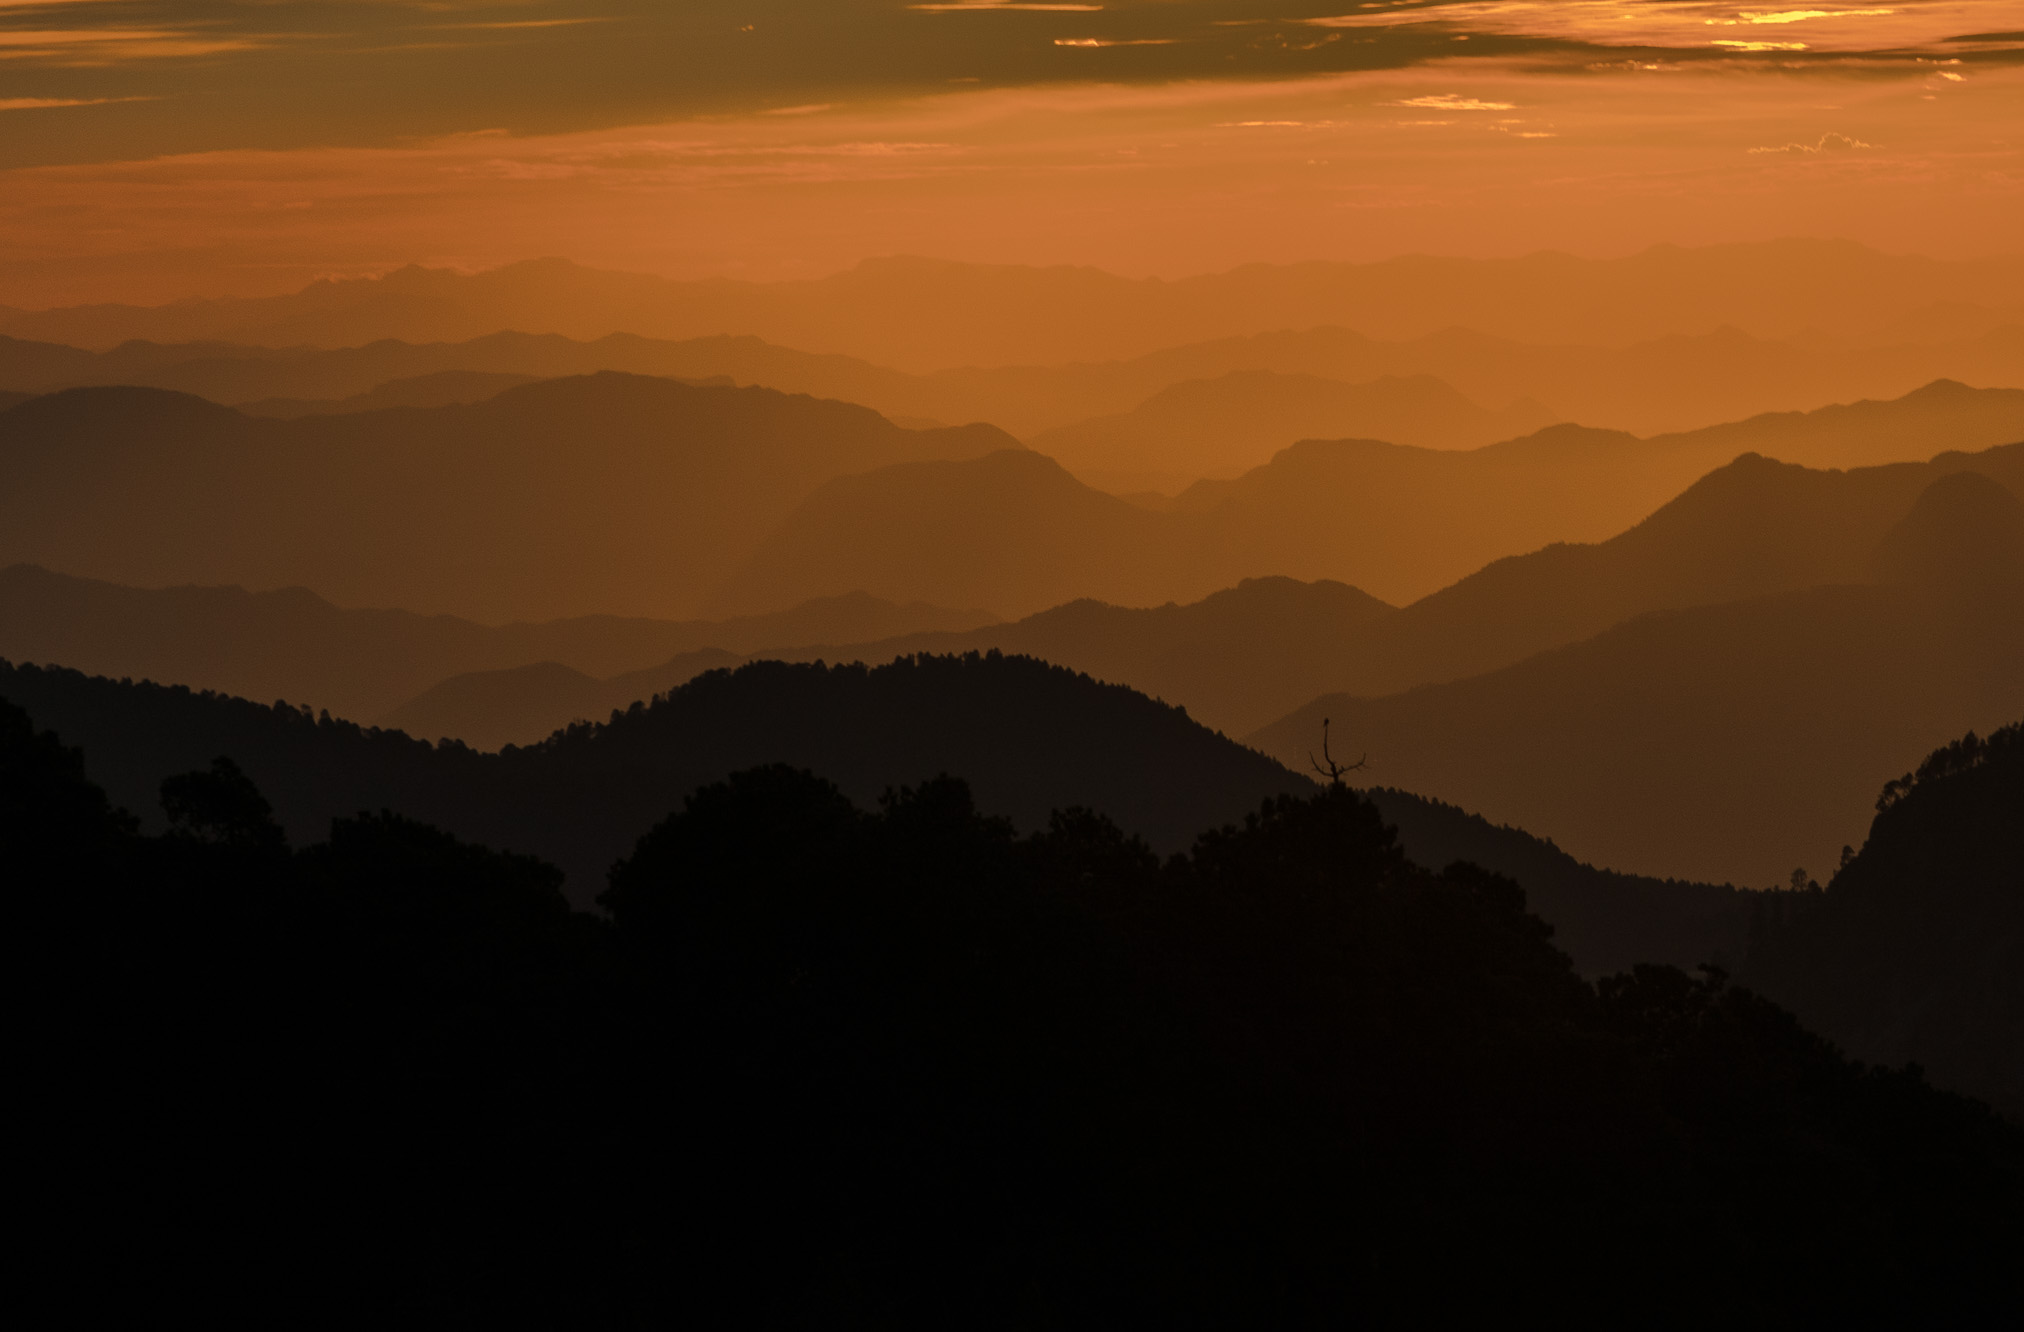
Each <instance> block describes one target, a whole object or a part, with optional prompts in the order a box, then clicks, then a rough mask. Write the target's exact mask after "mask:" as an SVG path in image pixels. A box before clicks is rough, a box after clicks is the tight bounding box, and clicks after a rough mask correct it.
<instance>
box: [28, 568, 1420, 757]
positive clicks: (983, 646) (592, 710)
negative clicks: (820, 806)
mask: <svg viewBox="0 0 2024 1332" xmlns="http://www.w3.org/2000/svg"><path fill="white" fill-rule="evenodd" d="M1390 611H1391V607H1389V606H1386V605H1385V604H1384V603H1383V602H1381V601H1378V600H1376V599H1375V598H1372V597H1368V596H1365V595H1364V594H1363V593H1361V592H1359V591H1357V590H1356V589H1355V588H1353V587H1348V586H1345V585H1344V584H1341V583H1325V582H1324V583H1298V582H1295V581H1294V580H1292V579H1290V578H1253V579H1246V580H1244V581H1243V582H1241V583H1239V584H1238V585H1237V586H1236V587H1234V588H1228V589H1225V590H1224V591H1221V592H1217V593H1215V594H1213V595H1211V596H1208V597H1205V598H1203V599H1202V600H1201V601H1199V602H1195V603H1193V604H1190V605H1186V606H1181V605H1175V604H1173V603H1171V602H1170V603H1168V604H1166V605H1164V606H1154V607H1148V608H1137V607H1126V606H1114V605H1110V604H1107V603H1104V602H1100V601H1093V600H1082V601H1075V602H1070V603H1068V604H1066V605H1062V606H1056V607H1053V608H1051V609H1048V610H1044V611H1041V612H1039V613H1037V614H1034V615H1030V616H1027V617H1026V618H1025V619H1023V620H1019V621H1016V622H1013V623H1009V624H998V625H986V626H983V627H981V628H976V629H969V628H964V629H935V630H926V631H922V632H912V633H906V634H901V635H898V636H894V637H886V638H880V639H876V640H869V641H867V640H864V639H840V638H832V639H828V640H804V641H802V642H800V643H796V644H793V645H790V641H789V640H785V639H783V640H780V642H779V643H777V644H772V645H769V646H767V647H766V648H765V649H763V651H762V652H760V653H755V654H753V655H763V656H765V657H769V658H776V659H780V660H786V661H823V660H826V661H833V662H834V661H863V662H869V663H871V664H874V665H877V664H882V663H884V662H887V661H891V660H892V659H893V658H895V657H904V656H912V655H915V654H918V653H930V654H948V653H963V652H991V651H998V652H1003V653H1006V654H1009V655H1017V656H1030V657H1038V658H1041V659H1042V660H1044V661H1050V662H1053V663H1055V664H1056V665H1060V666H1066V667H1068V668H1069V669H1071V670H1075V671H1081V672H1084V673H1086V674H1088V675H1091V676H1094V677H1096V678H1097V679H1100V680H1109V681H1113V682H1116V683H1123V684H1129V685H1131V687H1132V688H1134V689H1137V690H1139V691H1141V692H1143V693H1147V694H1150V695H1152V696H1153V697H1155V698H1160V699H1164V700H1166V701H1168V702H1171V703H1176V704H1180V705H1182V706H1183V707H1184V708H1185V709H1186V711H1187V712H1188V715H1189V716H1191V717H1193V718H1194V719H1195V720H1196V721H1199V722H1201V723H1202V724H1203V725H1205V726H1210V727H1213V728H1215V729H1217V730H1221V731H1224V732H1226V733H1228V734H1231V735H1238V734H1243V733H1245V732H1247V731H1250V730H1253V729H1255V728H1256V727H1258V726H1261V725H1263V724H1265V723H1266V722H1268V721H1271V720H1273V719H1275V718H1277V717H1279V716H1282V715H1283V714H1284V713H1286V712H1287V711H1288V710H1289V709H1291V708H1294V707H1297V706H1298V705H1299V704H1300V703H1302V702H1304V701H1305V700H1307V699H1309V698H1312V697H1313V696H1314V695H1315V694H1316V693H1317V692H1320V691H1321V690H1322V689H1325V688H1326V687H1327V686H1328V684H1329V683H1330V682H1332V681H1333V680H1335V678H1336V676H1337V673H1338V671H1339V664H1340V661H1341V658H1342V657H1343V655H1344V654H1345V653H1347V652H1350V651H1351V650H1353V649H1354V648H1355V646H1356V645H1357V644H1359V643H1360V642H1361V641H1362V640H1363V639H1364V638H1365V637H1366V636H1367V634H1368V630H1369V627H1370V625H1371V624H1372V623H1373V622H1375V621H1376V620H1378V619H1379V618H1381V617H1382V616H1384V615H1386V614H1388V613H1389V612H1390ZM52 659H53V660H62V658H52ZM725 664H728V663H727V662H726V661H725V660H724V659H722V658H721V657H713V656H711V655H709V654H705V653H695V652H689V653H683V654H680V655H678V656H676V657H675V658H674V659H672V660H671V661H668V662H666V663H664V664H661V665H657V666H656V667H654V668H653V669H651V670H642V671H633V672H628V673H626V674H622V675H615V676H612V677H610V678H608V679H602V680H594V679H591V678H590V677H588V676H587V675H584V674H582V673H580V672H575V671H560V670H554V669H550V668H549V667H548V666H546V665H543V666H534V665H529V666H527V667H523V668H520V669H518V670H514V671H499V672H475V673H471V674H467V675H459V676H457V677H455V678H452V679H448V680H444V681H443V682H441V683H440V684H438V685H436V686H434V687H433V688H431V689H429V690H428V691H426V692H425V693H424V694H422V695H421V696H419V697H417V698H415V699H413V700H412V701H410V702H409V703H406V704H404V705H403V706H402V707H400V708H398V709H396V710H395V711H393V712H391V713H388V714H387V715H385V716H384V717H381V718H380V719H379V720H380V722H381V724H382V725H387V726H393V727H396V728H398V729H400V730H404V731H406V732H408V733H409V734H410V735H418V736H424V737H427V738H431V739H433V738H436V737H439V736H451V737H455V738H457V739H460V740H463V741H465V742H466V743H468V744H472V745H476V746H478V747H480V748H484V749H496V748H498V747H500V746H501V745H503V744H508V743H511V744H523V745H524V744H532V743H533V742H534V741H536V740H539V739H542V738H543V737H545V736H546V735H548V734H549V733H550V732H551V731H554V730H556V729H557V728H559V727H561V726H565V725H567V724H568V723H569V722H571V721H576V720H594V719H596V718H599V717H602V716H604V715H605V714H606V713H607V712H609V711H611V710H612V709H613V708H622V707H624V706H626V705H627V704H629V703H631V702H633V701H635V700H637V699H644V698H650V697H652V696H653V695H654V694H656V693H660V692H663V691H665V690H667V689H670V688H673V687H674V686H675V685H677V684H679V683H681V682H682V681H684V680H687V679H689V678H691V677H692V676H694V675H697V674H699V673H700V672H702V671H704V670H706V669H709V668H710V667H712V666H718V665H725Z"/></svg>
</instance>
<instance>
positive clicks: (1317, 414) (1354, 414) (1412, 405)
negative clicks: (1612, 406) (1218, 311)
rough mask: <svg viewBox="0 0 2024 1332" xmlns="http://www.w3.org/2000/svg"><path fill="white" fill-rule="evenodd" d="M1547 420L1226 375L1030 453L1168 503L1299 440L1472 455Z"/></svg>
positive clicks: (1434, 398)
mask: <svg viewBox="0 0 2024 1332" xmlns="http://www.w3.org/2000/svg"><path fill="white" fill-rule="evenodd" d="M1554 419H1555V417H1554V416H1553V413H1552V412H1551V411H1550V410H1548V409H1547V408H1545V407H1541V406H1540V405H1539V404H1537V403H1535V402H1530V401H1523V400H1521V401H1519V402H1516V403H1513V404H1511V405H1510V406H1509V407H1507V408H1505V409H1504V410H1502V411H1497V412H1491V411H1486V410H1484V409H1483V408H1482V407H1479V406H1478V405H1477V404H1476V403H1474V402H1471V401H1470V400H1469V399H1468V398H1466V397H1464V396H1462V395H1461V394H1459V393H1457V392H1456V391H1455V390H1454V389H1452V388H1450V387H1449V386H1448V385H1447V384H1445V383H1443V382H1441V381H1440V380H1438V379H1435V378H1433V377H1432V376H1430V375H1415V376H1411V377H1388V378H1384V379H1378V380H1373V381H1372V382H1370V383H1368V384H1345V383H1342V382H1340V381H1337V380H1332V379H1322V378H1319V377H1316V376H1313V375H1286V374H1275V373H1272V372H1270V371H1264V370H1233V371H1231V372H1230V373H1228V374H1226V375H1222V376H1220V377H1218V378H1215V379H1207V380H1200V379H1194V380H1183V381H1182V382H1180V383H1178V384H1174V385H1172V386H1171V387H1169V388H1165V389H1162V390H1160V391H1159V392H1158V393H1155V394H1154V395H1153V396H1152V397H1150V398H1147V399H1146V400H1145V401H1144V402H1142V403H1140V404H1139V405H1138V406H1137V407H1135V408H1133V409H1132V410H1131V411H1130V412H1128V413H1125V414H1124V415H1122V416H1115V417H1108V418H1103V419H1099V420H1093V421H1083V422H1079V423H1077V424H1075V425H1071V426H1061V427H1058V428H1056V429H1053V430H1045V431H1042V432H1040V433H1039V434H1037V435H1033V436H1031V437H1029V439H1028V441H1027V442H1028V444H1029V445H1030V446H1031V447H1032V448H1033V449H1035V450H1036V451H1038V452H1040V453H1044V454H1046V455H1047V456H1049V457H1051V458H1053V459H1054V460H1055V461H1057V462H1059V463H1060V464H1061V465H1062V466H1063V467H1066V468H1067V469H1068V470H1069V471H1071V472H1073V473H1075V475H1076V476H1078V477H1080V478H1082V479H1083V480H1084V481H1087V482H1088V483H1089V484H1091V485H1093V486H1096V487H1097V488H1099V489H1102V490H1108V491H1111V492H1113V493H1122V492H1126V491H1143V490H1156V491H1166V492H1169V493H1173V492H1177V491H1180V490H1182V489H1184V488H1185V487H1186V486H1187V485H1188V484H1189V483H1191V482H1193V481H1195V480H1197V479H1199V478H1201V477H1205V476H1230V475H1235V474H1236V473H1238V472H1240V471H1242V470H1245V469H1247V468H1251V467H1257V466H1260V465H1262V464H1264V463H1266V462H1269V461H1270V460H1271V458H1272V455H1273V454H1275V453H1277V452H1278V451H1279V450H1280V449H1282V448H1284V447H1286V446H1287V445H1288V444H1291V443H1292V442H1293V441H1295V440H1298V439H1316V438H1321V439H1336V438H1343V437H1355V438H1363V439H1384V440H1390V441H1391V442H1393V443H1395V444H1405V445H1410V446H1413V447H1417V448H1428V449H1469V448H1478V447H1481V446H1482V445H1485V444H1490V443H1494V442H1496V441H1497V440H1502V439H1511V438H1513V437H1515V436H1518V435H1522V434H1526V433H1529V432H1530V431H1533V430H1536V429H1538V428H1539V427H1541V426H1543V425H1546V424H1547V423H1548V422H1550V421H1553V420H1554Z"/></svg>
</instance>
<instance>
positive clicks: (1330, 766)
mask: <svg viewBox="0 0 2024 1332" xmlns="http://www.w3.org/2000/svg"><path fill="white" fill-rule="evenodd" d="M1307 761H1308V762H1309V763H1312V764H1313V765H1314V770H1315V771H1316V772H1318V773H1320V774H1321V775H1322V776H1323V777H1326V778H1328V784H1329V785H1330V786H1341V785H1342V775H1343V774H1344V773H1346V772H1355V771H1356V770H1357V769H1358V768H1361V767H1363V766H1364V764H1366V763H1368V762H1370V755H1368V754H1365V755H1363V756H1362V757H1361V758H1359V759H1357V761H1356V762H1354V763H1337V762H1336V761H1335V755H1333V754H1331V753H1329V752H1328V718H1326V717H1323V718H1322V719H1321V757H1320V758H1318V759H1317V758H1316V757H1314V751H1313V750H1311V749H1310V750H1308V751H1307ZM1324 764H1325V766H1324Z"/></svg>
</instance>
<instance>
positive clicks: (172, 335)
mask: <svg viewBox="0 0 2024 1332" xmlns="http://www.w3.org/2000/svg"><path fill="white" fill-rule="evenodd" d="M2020 311H2024V263H2020V262H2019V261H2017V260H2014V259H2013V260H1978V261H1958V262H1948V261H1939V260H1932V259H1922V258H1916V257H1910V256H1896V255H1884V254H1879V253H1877V252H1876V251H1874V250H1869V249H1866V248H1864V247H1862V246H1860V245H1856V244H1853V243H1850V242H1846V241H1811V240H1782V241H1773V242H1767V243H1761V244H1748V245H1715V246H1706V247H1701V248H1697V249H1683V248H1680V247H1677V246H1656V247H1653V248H1652V249H1649V250H1645V251H1643V252H1641V253H1639V254H1636V255H1632V256H1629V257H1626V258H1621V259H1608V260H1590V259H1578V258H1575V257H1573V256H1571V255H1565V254H1554V253H1538V254H1532V255H1527V256H1524V257H1521V258H1513V259H1488V260H1480V259H1441V258H1433V257H1428V256H1408V257H1405V258H1399V259H1391V260H1385V261H1382V262H1378V263H1367V264H1355V263H1321V262H1317V263H1299V264H1287V265H1268V264H1252V265H1247V266H1245V267H1242V268H1237V269H1232V270H1231V271H1229V272H1226V273H1216V274H1207V275H1203V276H1199V277H1190V278H1183V279H1179V280H1174V281H1164V280H1160V279H1143V280H1134V279H1127V278H1121V277H1117V276H1115V275H1113V274H1109V273H1104V272H1101V271H1099V270H1096V269H1089V268H1022V267H1013V266H990V265H982V264H963V263H954V262H948V261H942V260H933V259H919V258H887V259H874V260H867V261H866V262H864V263H862V264H859V265H858V266H857V267H855V268H853V269H851V270H849V271H847V272H843V273H838V274H835V275H833V276H830V277H826V278H819V279H814V280H806V281H791V282H775V283H750V282H735V281H722V280H713V281H699V282H697V281H692V282H684V281H672V280H669V279H665V278H656V277H648V276H643V275H640V274H630V273H612V272H603V271H598V270H594V269H586V268H581V267H578V266H576V265H574V264H570V263H568V262H566V261H563V260H559V259H542V260H534V261H531V262H527V263H521V264H515V265H512V266H510V267H507V268H502V269H496V270H493V271H490V272H484V273H477V274H471V275H468V276H466V275H461V274H457V273H453V272H450V271H447V270H441V269H437V270H429V269H422V268H414V267H410V268H404V269H400V270H398V271H396V272H393V273H389V274H387V275H385V276H384V277H379V278H367V279H332V280H326V281H320V282H315V283H311V284H310V285H309V286H308V287H305V288H304V289H303V290H301V291H300V292H297V293H294V294H292V295H286V296H275V297H267V298H256V299H224V300H201V299H194V300H185V301H178V302H176V303H174V304H171V305H165V306H159V307H153V308H141V307H135V306H120V305H99V306H82V307H77V308H74V309H68V310H48V311H25V310H4V309H0V333H7V334H10V335H12V336H15V337H24V338H37V339H44V340H49V341H55V342H65V343H70V344H73V345H76V346H84V347H110V346H116V345H117V344H119V343H121V342H125V341H128V340H130V339H135V338H142V339H148V340H152V341H158V342H164V341H165V342H188V341H199V340H230V341H239V342H252V343H258V344H263V345H268V346H290V345H295V344H311V345H317V346H325V347H336V346H352V345H356V344H359V343H365V342H371V341H375V340H377V339H381V338H400V339H405V340H409V341H420V342H436V341H460V340H463V339H468V338H474V337H481V336H483V335H485V334H488V333H494V332H497V331H498V330H500V329H520V330H523V331H526V332H530V333H551V332H552V333H562V334H566V335H569V336H571V337H578V338H596V337H602V336H604V335H605V334H607V333H615V332H622V333H637V334H641V335H644V336H649V337H664V338H686V337H696V336H701V335H710V334H717V333H750V334H756V335H758V336H760V337H764V338H767V339H769V340H771V341H775V342H781V343H786V344H788V345H791V346H797V347H806V348H808V349H810V350H814V351H823V352H843V353H847V354H850V355H855V356H862V357H866V358H868V359H871V360H874V361H879V362H882V363H885V364H889V365H895V366H900V367H904V368H908V369H918V370H932V369H942V368H947V367H950V366H958V365H1007V364H1020V363H1026V364H1031V363H1035V362H1042V361H1046V362H1057V361H1065V360H1067V361H1073V360H1111V359H1117V358H1120V357H1130V356H1135V355H1141V354H1143V353H1145V352H1148V351H1152V350H1154V349H1156V348H1160V347H1167V346H1172V345H1174V344H1175V343H1179V342H1190V341H1198V340H1205V339H1213V338H1221V337H1230V336H1237V335H1247V334H1253V333H1262V332H1266V331H1269V330H1273V329H1284V328H1306V327H1312V326H1314V325H1318V324H1347V325H1350V326H1353V327H1355V328H1358V329H1359V330H1361V331H1362V332H1364V333H1366V334H1369V335H1371V336H1373V337H1381V338H1392V339H1397V338H1416V337H1423V336H1425V335H1427V334H1430V333H1435V332H1438V331H1440V330H1443V329H1447V328H1452V327H1457V326H1461V327H1468V328H1475V329H1480V330H1482V331H1483V332H1485V333H1488V334H1490V335H1492V336H1496V337H1508V338H1518V339H1526V340H1531V341H1536V342H1540V343H1590V344H1600V345H1616V346H1620V345H1624V344H1628V343H1632V342H1638V341H1646V340H1650V339H1655V338H1663V337H1667V336H1670V335H1674V334H1700V333H1704V332H1706V331H1708V330H1710V329H1714V328H1718V327H1721V326H1723V325H1725V324H1727V325H1734V326H1736V327H1738V328H1741V329H1744V330H1746V331H1748V332H1749V333H1751V334H1753V335H1755V336H1760V337H1792V336H1794V335H1798V334H1812V335H1814V336H1816V337H1820V336H1822V335H1833V336H1836V337H1841V338H1848V337H1852V336H1853V337H1869V338H1878V337H1881V338H1884V339H1886V340H1889V341H1911V340H1916V339H1917V337H1918V336H1919V335H1920V334H1925V333H1927V332H1928V331H1929V328H1928V326H1929V325H1931V324H1934V323H1935V322H1937V323H1938V324H1939V325H1940V327H1941V329H1942V331H1951V330H1955V329H1963V328H1965V329H1968V330H1971V331H1972V332H1975V333H1979V332H1983V331H1986V330H1987V329H1988V328H1989V327H1991V326H1993V325H1995V324H1997V323H2000V322H2003V321H2004V320H2006V319H2007V320H2010V321H2017V320H2018V319H2019V312H2020ZM1931 313H1938V314H1940V315H1942V316H1943V317H1942V318H1941V319H1939V320H1937V321H1936V320H1934V319H1932V318H1929V317H1928V316H1929V314H1931ZM1907 335H1910V336H1907ZM1281 368H1286V369H1291V368H1292V367H1281ZM1462 387H1463V391H1464V392H1472V390H1470V389H1469V388H1468V387H1467V386H1462ZM1542 396H1546V395H1542ZM1546 400H1548V401H1551V400H1552V399H1551V398H1550V397H1547V398H1546ZM1562 410H1567V408H1566V406H1565V405H1564V404H1563V405H1562Z"/></svg>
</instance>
